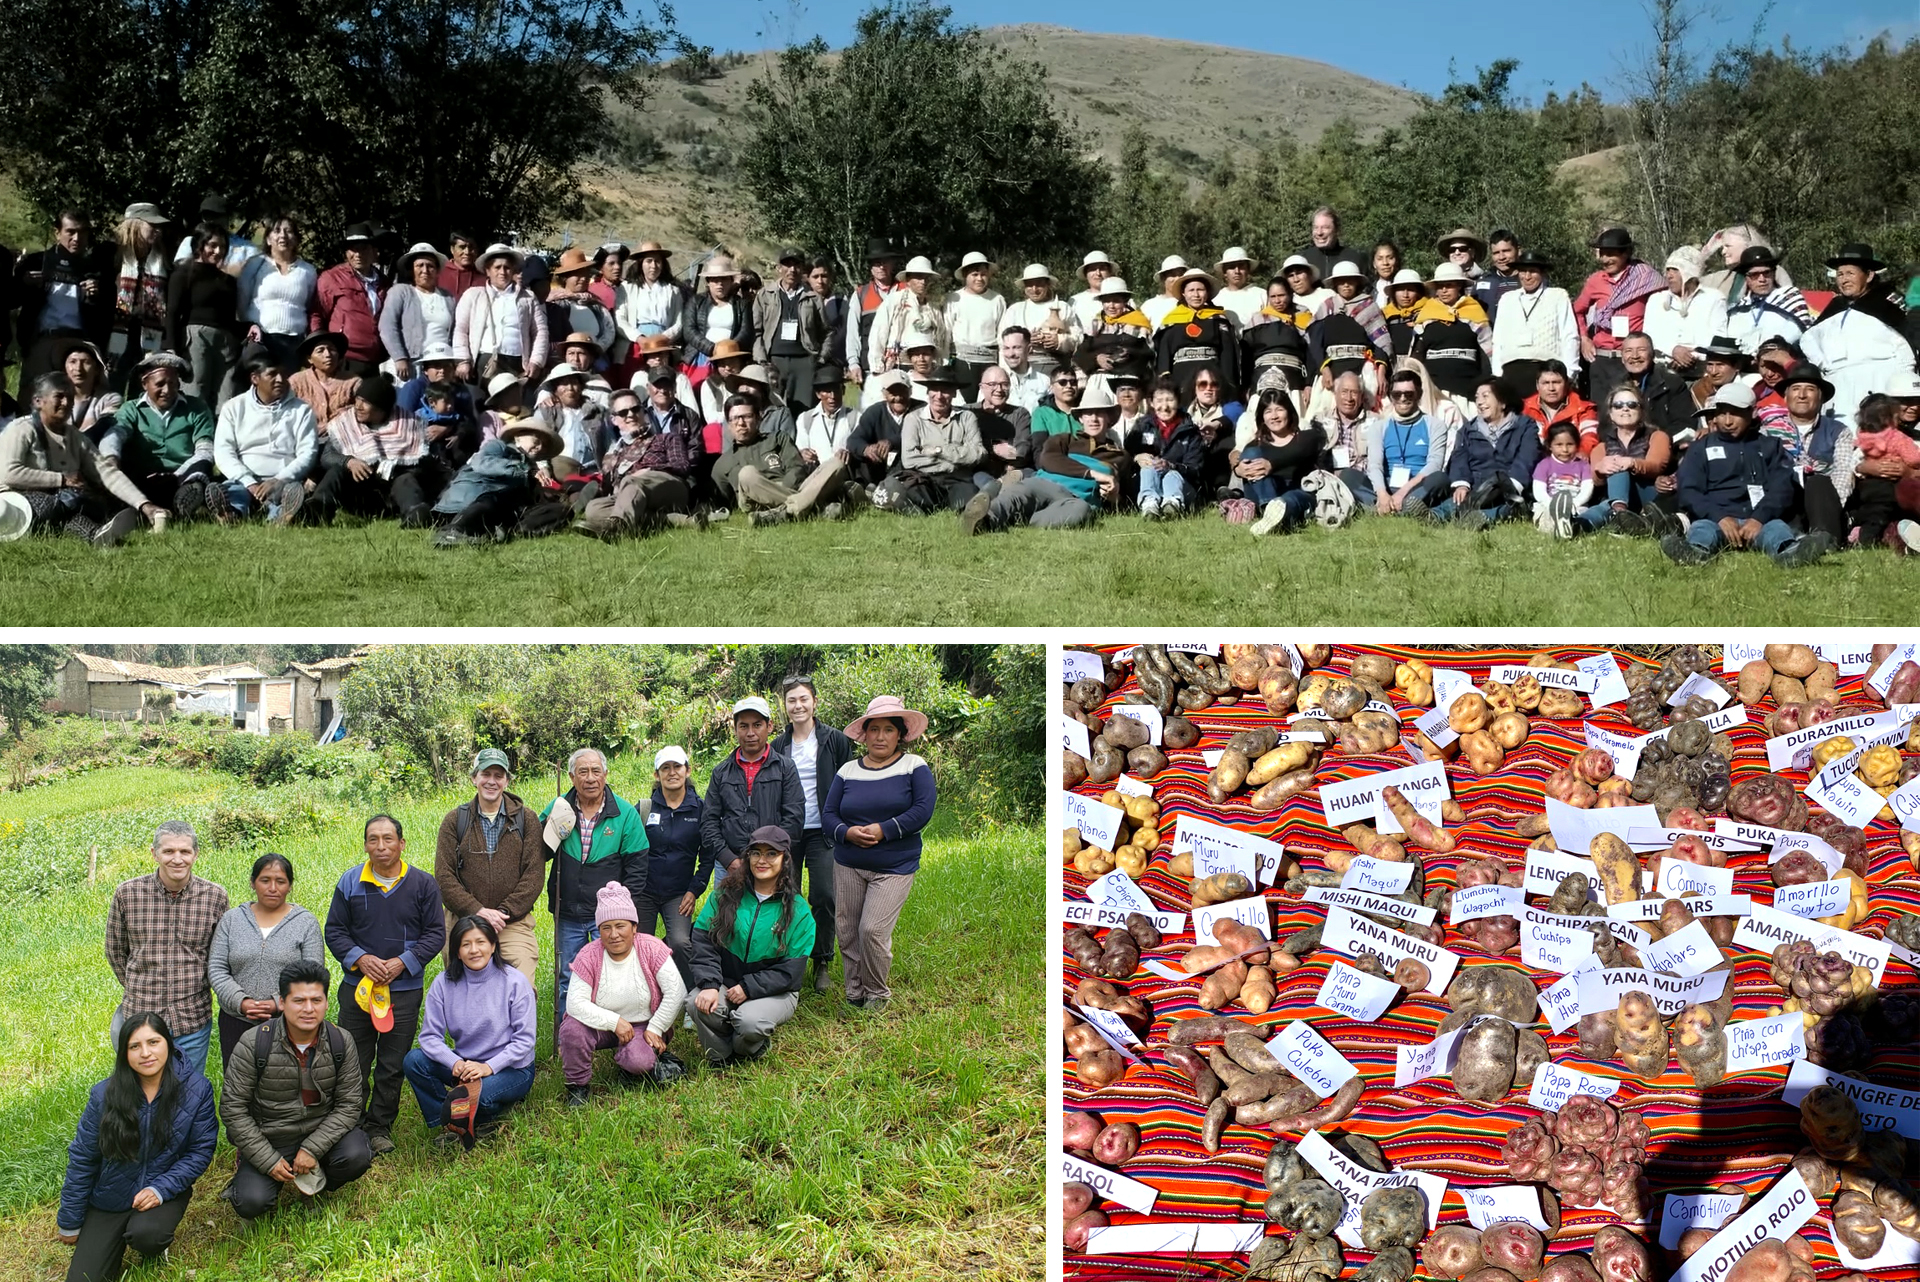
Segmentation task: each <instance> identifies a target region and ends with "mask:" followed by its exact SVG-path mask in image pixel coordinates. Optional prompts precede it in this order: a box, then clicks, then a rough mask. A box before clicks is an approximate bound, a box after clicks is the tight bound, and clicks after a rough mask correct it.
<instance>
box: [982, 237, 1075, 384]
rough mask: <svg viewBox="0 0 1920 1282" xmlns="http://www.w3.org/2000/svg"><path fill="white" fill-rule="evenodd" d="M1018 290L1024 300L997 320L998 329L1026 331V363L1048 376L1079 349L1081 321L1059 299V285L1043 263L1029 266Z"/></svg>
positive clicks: (1021, 277)
mask: <svg viewBox="0 0 1920 1282" xmlns="http://www.w3.org/2000/svg"><path fill="white" fill-rule="evenodd" d="M1020 288H1021V290H1022V292H1024V293H1025V294H1026V297H1025V298H1023V299H1021V300H1020V301H1019V302H1017V303H1012V304H1009V305H1008V307H1007V313H1006V315H1005V316H1003V317H1001V318H1000V329H1001V331H1002V332H1003V333H1004V332H1005V331H1006V330H1008V329H1009V328H1011V327H1013V326H1016V325H1017V326H1019V327H1020V328H1021V329H1024V330H1026V331H1027V333H1028V334H1030V335H1031V336H1032V339H1031V343H1030V346H1029V349H1028V352H1027V361H1028V363H1030V364H1031V365H1032V366H1033V367H1034V368H1035V369H1037V370H1041V371H1043V372H1045V373H1048V374H1051V373H1052V372H1053V370H1054V367H1055V366H1057V365H1059V364H1061V363H1062V362H1063V361H1065V360H1067V359H1068V358H1069V357H1071V356H1072V355H1073V353H1074V351H1075V350H1076V349H1077V348H1078V347H1079V346H1080V339H1081V337H1082V331H1081V328H1080V318H1079V317H1078V316H1076V315H1074V312H1073V306H1072V304H1070V303H1068V302H1067V300H1066V299H1064V298H1062V297H1060V294H1059V288H1060V282H1059V281H1057V280H1055V279H1054V278H1053V273H1052V272H1050V271H1048V270H1047V265H1046V264H1045V263H1028V264H1027V269H1026V270H1025V271H1023V272H1021V273H1020Z"/></svg>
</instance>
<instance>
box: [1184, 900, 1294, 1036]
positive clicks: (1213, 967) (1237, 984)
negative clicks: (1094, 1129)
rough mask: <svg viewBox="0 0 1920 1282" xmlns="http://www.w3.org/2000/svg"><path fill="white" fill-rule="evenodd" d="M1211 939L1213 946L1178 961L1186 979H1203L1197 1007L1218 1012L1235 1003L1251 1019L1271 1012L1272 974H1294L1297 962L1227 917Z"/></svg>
mask: <svg viewBox="0 0 1920 1282" xmlns="http://www.w3.org/2000/svg"><path fill="white" fill-rule="evenodd" d="M1213 938H1214V940H1215V942H1214V943H1211V944H1201V945H1199V946H1198V947H1195V948H1190V949H1188V950H1187V955H1186V956H1185V957H1183V958H1181V959H1180V965H1181V967H1182V968H1183V969H1184V970H1185V971H1186V972H1187V973H1188V974H1189V975H1200V974H1205V975H1206V976H1207V978H1206V979H1205V981H1204V982H1202V983H1201V985H1200V1005H1201V1006H1202V1007H1203V1008H1204V1009H1206V1010H1222V1009H1225V1008H1226V1007H1227V1006H1229V1005H1231V1004H1233V1003H1234V1002H1238V1003H1240V1005H1241V1006H1243V1007H1245V1008H1246V1010H1247V1012H1248V1013H1249V1014H1252V1015H1264V1014H1266V1013H1267V1012H1268V1011H1269V1010H1272V1009H1273V999H1274V997H1275V995H1276V994H1277V992H1278V990H1277V989H1276V987H1275V985H1274V972H1275V971H1279V972H1282V973H1284V972H1286V971H1290V970H1296V969H1298V968H1299V966H1300V959H1299V958H1298V957H1296V956H1294V955H1293V954H1291V953H1285V952H1280V951H1278V950H1276V949H1275V948H1274V947H1273V946H1272V945H1271V944H1269V943H1268V942H1267V940H1266V938H1265V936H1263V935H1261V933H1260V932H1259V931H1257V930H1255V929H1254V928H1253V927H1251V926H1249V925H1247V924H1246V923H1245V922H1242V921H1235V920H1234V919H1233V918H1231V917H1222V918H1220V919H1219V920H1218V921H1216V922H1214V923H1213ZM1209 972H1210V973H1209Z"/></svg>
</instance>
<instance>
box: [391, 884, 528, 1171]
mask: <svg viewBox="0 0 1920 1282" xmlns="http://www.w3.org/2000/svg"><path fill="white" fill-rule="evenodd" d="M453 948H454V953H455V957H456V960H454V961H452V962H451V963H449V964H448V966H447V968H446V969H445V970H443V971H441V972H440V974H439V975H438V976H437V977H436V978H435V979H434V981H433V987H431V988H429V989H428V990H427V1001H426V1009H425V1010H424V1011H423V1012H422V1015H421V1019H420V1044H419V1045H418V1046H416V1047H414V1048H413V1049H412V1050H410V1051H408V1052H407V1056H406V1059H404V1060H403V1061H401V1071H402V1072H404V1073H405V1074H406V1078H407V1084H408V1085H410V1086H412V1087H413V1097H414V1098H415V1099H416V1100H418V1101H419V1102H420V1117H421V1119H422V1120H424V1121H425V1122H426V1124H427V1125H428V1126H429V1127H435V1126H439V1127H444V1128H446V1129H445V1130H444V1131H443V1132H442V1133H441V1135H440V1142H441V1143H442V1144H447V1145H452V1144H463V1145H465V1146H466V1147H468V1148H472V1147H473V1144H474V1141H476V1140H482V1139H486V1138H487V1137H488V1136H490V1135H492V1134H493V1133H494V1132H495V1131H497V1130H498V1129H499V1127H500V1115H501V1114H502V1113H504V1112H506V1111H507V1109H509V1108H511V1107H512V1106H513V1105H514V1104H517V1103H518V1102H520V1101H521V1100H523V1099H525V1098H526V1097H527V1092H528V1091H530V1090H532V1089H533V1044H534V1041H535V1039H536V1036H537V1034H538V1021H537V1019H536V1017H535V1014H534V1001H533V984H532V982H531V981H529V980H528V979H527V977H526V976H525V975H523V974H521V973H520V972H519V971H518V970H515V969H514V968H513V967H511V966H509V965H507V964H506V961H505V959H504V958H502V957H501V956H500V936H499V935H498V934H497V933H496V932H495V931H494V929H493V923H492V922H490V921H488V920H487V919H486V918H485V917H481V916H479V915H477V914H473V915H469V916H466V917H462V918H461V919H460V920H459V921H457V922H455V923H454V926H453ZM476 1087H477V1088H478V1090H479V1097H478V1098H477V1099H476V1098H472V1092H473V1091H474V1089H475V1088H476ZM462 1105H464V1107H461V1106H462Z"/></svg>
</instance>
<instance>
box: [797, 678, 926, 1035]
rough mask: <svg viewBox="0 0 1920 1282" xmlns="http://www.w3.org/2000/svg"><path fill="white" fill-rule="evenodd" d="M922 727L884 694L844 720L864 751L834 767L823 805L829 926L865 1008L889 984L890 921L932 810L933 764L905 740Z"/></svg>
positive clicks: (850, 987) (881, 1001) (918, 716)
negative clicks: (829, 865) (829, 872)
mask: <svg viewBox="0 0 1920 1282" xmlns="http://www.w3.org/2000/svg"><path fill="white" fill-rule="evenodd" d="M926 729H927V715H926V714H925V713H924V712H915V711H914V710H913V709H911V708H909V707H907V705H906V704H904V703H902V702H901V701H900V700H899V699H897V698H895V697H894V696H893V695H890V694H883V695H880V696H878V697H877V698H875V699H874V700H873V702H871V703H869V704H868V705H867V710H866V712H865V713H864V714H862V715H861V716H859V717H856V718H854V720H853V722H852V723H851V724H850V725H848V726H847V737H848V738H849V739H856V740H858V741H860V742H861V743H863V744H865V745H866V754H865V755H864V756H859V757H855V758H854V759H853V760H852V761H849V762H848V763H847V764H846V765H844V766H842V767H840V773H839V774H837V775H835V776H834V777H833V784H832V786H831V787H829V788H828V789H827V798H826V802H825V803H824V804H823V805H822V806H821V810H820V818H821V821H822V824H823V825H824V827H825V828H826V830H827V832H829V833H830V834H831V835H832V837H833V864H834V867H833V901H834V919H835V920H834V928H835V933H836V934H837V935H839V937H840V958H841V968H842V971H843V973H844V976H845V979H846V985H847V1000H848V1001H849V1002H851V1003H852V1004H853V1005H855V1006H858V1007H860V1008H861V1009H863V1010H865V1011H867V1012H868V1013H869V1014H876V1015H877V1014H879V1013H880V1012H881V1011H883V1010H885V1009H886V1008H887V1003H888V1001H889V1000H891V998H892V997H893V991H892V990H891V989H890V988H888V987H887V975H888V972H890V971H891V970H892V969H893V924H894V923H895V922H896V921H898V920H899V919H900V910H901V908H903V907H905V906H906V902H907V892H908V891H910V890H912V889H913V874H914V873H915V872H917V871H918V870H919V868H920V830H921V829H922V828H925V827H926V826H927V822H928V821H929V820H931V819H932V818H933V807H934V802H935V800H936V796H935V792H934V786H933V771H932V770H931V769H929V768H928V766H927V763H926V762H924V761H922V760H921V759H920V758H919V757H916V756H914V755H913V754H912V753H910V752H906V751H903V745H905V744H908V743H911V742H913V741H914V740H915V739H918V738H919V737H920V736H921V735H922V734H924V733H925V732H926Z"/></svg>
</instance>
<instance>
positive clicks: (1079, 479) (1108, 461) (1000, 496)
mask: <svg viewBox="0 0 1920 1282" xmlns="http://www.w3.org/2000/svg"><path fill="white" fill-rule="evenodd" d="M1070 412H1071V413H1072V415H1073V419H1074V425H1075V428H1076V430H1075V431H1074V432H1073V433H1071V434H1068V433H1066V432H1050V433H1048V434H1047V435H1046V436H1044V437H1042V438H1039V439H1040V442H1041V443H1040V445H1039V446H1038V447H1037V448H1036V450H1035V452H1034V460H1033V461H1034V467H1035V469H1036V470H1035V471H1034V473H1033V474H1032V475H1030V476H1024V477H1022V478H1021V479H1020V480H1018V481H1015V482H1013V483H1012V484H1010V485H1002V486H1001V487H1000V490H999V492H998V493H997V494H996V493H994V492H992V491H991V490H982V491H981V492H980V493H978V494H976V495H974V496H973V498H971V499H970V500H968V502H967V506H966V507H965V508H963V509H962V510H961V512H960V528H961V530H962V532H964V533H966V534H970V535H971V534H988V533H992V532H994V531H997V530H1005V529H1010V528H1012V527H1014V526H1019V525H1031V526H1034V527H1036V528H1040V529H1069V528H1072V527H1075V526H1081V525H1091V524H1092V523H1093V522H1094V521H1095V520H1097V519H1098V518H1099V515H1100V513H1101V511H1102V510H1103V509H1104V510H1112V509H1113V508H1115V507H1117V506H1118V505H1119V503H1120V500H1121V496H1122V495H1124V494H1126V493H1127V491H1128V490H1129V489H1130V488H1131V487H1130V486H1129V485H1128V484H1127V481H1128V479H1129V463H1128V460H1127V455H1126V452H1125V451H1124V450H1123V449H1121V447H1120V445H1119V444H1118V443H1117V442H1115V441H1114V440H1113V427H1114V425H1115V424H1116V423H1118V422H1119V421H1120V403H1119V402H1118V401H1117V400H1115V399H1114V396H1113V391H1112V388H1111V386H1110V385H1109V382H1108V380H1107V379H1106V378H1104V377H1100V376H1095V377H1094V378H1093V379H1091V380H1089V381H1088V384H1087V390H1086V392H1085V393H1084V394H1082V396H1081V397H1080V401H1079V403H1078V404H1077V405H1075V406H1074V407H1073V409H1072V410H1071V411H1070Z"/></svg>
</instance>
